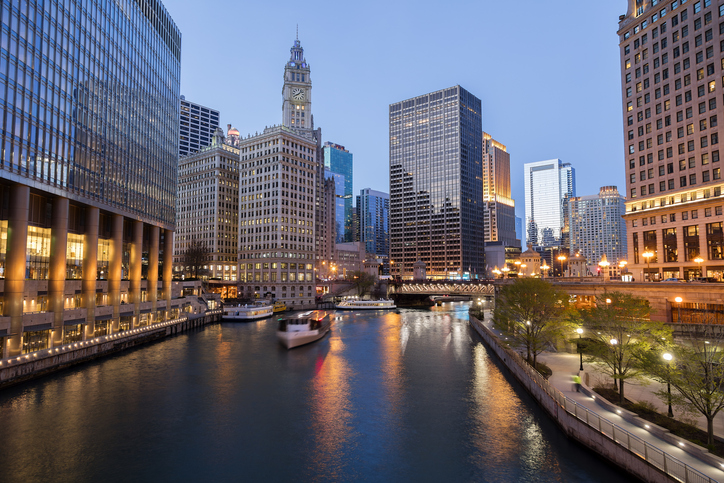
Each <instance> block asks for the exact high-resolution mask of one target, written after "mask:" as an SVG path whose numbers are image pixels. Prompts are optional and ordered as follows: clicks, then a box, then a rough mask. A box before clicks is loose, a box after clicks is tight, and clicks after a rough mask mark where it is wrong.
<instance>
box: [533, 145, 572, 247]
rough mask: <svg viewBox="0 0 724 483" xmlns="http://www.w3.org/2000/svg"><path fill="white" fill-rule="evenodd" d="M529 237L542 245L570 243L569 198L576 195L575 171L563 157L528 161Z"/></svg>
mask: <svg viewBox="0 0 724 483" xmlns="http://www.w3.org/2000/svg"><path fill="white" fill-rule="evenodd" d="M523 169H524V179H525V228H526V241H527V243H528V244H529V245H534V246H539V247H560V246H563V247H569V246H570V240H569V234H568V233H569V215H568V202H569V200H570V199H571V198H572V197H574V196H576V172H575V170H574V169H573V167H571V165H570V164H569V163H562V162H561V160H560V159H551V160H548V161H538V162H535V163H526V164H525V165H524V168H523Z"/></svg>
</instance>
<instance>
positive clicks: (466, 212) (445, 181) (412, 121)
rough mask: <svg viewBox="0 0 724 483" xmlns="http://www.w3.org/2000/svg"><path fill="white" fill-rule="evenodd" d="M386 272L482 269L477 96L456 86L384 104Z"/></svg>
mask: <svg viewBox="0 0 724 483" xmlns="http://www.w3.org/2000/svg"><path fill="white" fill-rule="evenodd" d="M389 116H390V120H389V122H390V263H391V265H392V266H393V267H394V268H393V275H395V276H400V277H403V278H411V277H412V276H413V264H414V263H416V262H417V261H418V260H420V261H422V262H423V263H425V265H426V272H427V276H428V278H433V279H443V278H468V277H469V278H481V277H483V276H484V273H485V264H484V255H483V253H484V240H483V237H482V236H480V235H481V233H483V203H482V199H483V186H482V184H483V183H482V176H481V174H482V166H481V163H482V149H483V148H482V144H483V136H482V133H483V130H482V114H481V103H480V99H478V98H477V97H475V96H474V95H472V94H470V93H469V92H468V91H466V90H465V89H463V88H462V87H460V86H454V87H451V88H449V89H443V90H439V91H436V92H431V93H429V94H425V95H422V96H418V97H415V98H412V99H408V100H405V101H402V102H397V103H394V104H390V108H389Z"/></svg>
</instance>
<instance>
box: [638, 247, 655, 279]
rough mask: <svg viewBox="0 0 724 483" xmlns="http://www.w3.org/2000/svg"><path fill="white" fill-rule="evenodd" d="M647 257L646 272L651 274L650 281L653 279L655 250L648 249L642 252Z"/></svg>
mask: <svg viewBox="0 0 724 483" xmlns="http://www.w3.org/2000/svg"><path fill="white" fill-rule="evenodd" d="M641 256H642V257H644V258H645V259H646V274H647V275H648V276H649V282H650V281H651V257H653V256H654V252H652V251H651V250H646V251H645V252H643V253H642V254H641Z"/></svg>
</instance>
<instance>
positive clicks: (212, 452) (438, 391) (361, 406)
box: [0, 303, 626, 482]
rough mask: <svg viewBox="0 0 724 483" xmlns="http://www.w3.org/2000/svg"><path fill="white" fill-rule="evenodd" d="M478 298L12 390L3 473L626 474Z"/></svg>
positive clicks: (340, 321) (256, 327) (253, 330)
mask: <svg viewBox="0 0 724 483" xmlns="http://www.w3.org/2000/svg"><path fill="white" fill-rule="evenodd" d="M466 310H467V307H466V306H465V305H463V304H459V303H458V304H446V305H445V306H443V307H442V308H433V309H430V310H401V311H400V313H381V312H369V313H340V312H338V313H336V314H335V316H334V317H335V319H334V322H333V325H332V332H331V336H327V337H326V338H324V339H323V340H321V341H319V342H316V343H313V344H311V345H308V346H305V347H301V348H297V349H294V350H291V351H287V350H286V349H284V348H283V347H282V346H281V345H280V344H279V343H278V342H277V341H276V334H275V319H268V320H265V321H261V322H253V323H246V324H244V323H222V324H219V325H213V326H209V327H207V328H205V329H203V330H200V331H198V332H195V333H189V334H185V335H180V336H177V337H174V338H172V339H168V340H165V341H162V342H159V343H155V344H152V345H149V346H146V347H141V348H138V349H136V350H133V351H130V352H126V353H122V354H120V355H117V356H114V357H111V358H107V359H103V360H100V361H96V362H94V363H91V364H86V365H82V366H78V367H76V368H72V369H70V370H66V371H64V372H61V373H59V374H56V375H53V376H50V377H47V378H43V379H39V380H36V381H34V382H30V383H27V384H24V385H21V386H18V387H14V388H9V389H7V390H4V391H2V392H0V434H1V435H2V450H1V451H0V468H2V470H0V471H2V478H1V479H2V480H3V481H12V482H14V481H100V480H102V481H104V482H114V481H119V482H121V481H124V482H125V481H214V480H219V481H284V480H286V481H300V480H301V481H359V480H363V481H490V482H493V481H506V482H507V481H525V482H528V481H540V482H549V481H551V482H553V481H566V482H568V481H581V482H584V481H621V480H623V479H625V478H626V476H625V475H624V474H623V473H621V472H619V471H617V470H615V469H613V468H612V467H611V465H610V464H607V463H606V462H605V461H604V460H602V459H600V458H598V457H596V456H595V455H593V454H592V453H590V452H588V451H587V450H585V449H583V448H582V447H580V446H578V445H577V444H575V443H573V442H571V441H569V440H568V439H567V438H566V437H565V436H564V435H563V434H562V433H561V432H560V430H559V429H558V428H557V427H556V426H555V425H554V423H553V422H552V421H550V420H549V419H548V418H547V417H546V416H545V414H544V413H543V412H542V411H541V410H540V409H539V408H538V407H537V405H536V404H535V402H534V401H533V400H532V399H531V398H530V397H529V396H528V395H527V394H526V393H525V392H524V391H523V390H522V389H521V388H519V387H518V385H517V383H515V382H514V380H513V379H512V378H511V377H509V376H508V375H506V374H505V373H504V372H501V367H500V366H499V365H498V362H497V360H495V358H494V356H493V355H492V354H491V353H489V352H488V351H487V350H486V349H485V347H484V346H483V345H482V342H481V340H480V338H479V337H478V336H477V334H475V332H474V331H472V330H471V329H470V327H469V326H468V323H467V312H466Z"/></svg>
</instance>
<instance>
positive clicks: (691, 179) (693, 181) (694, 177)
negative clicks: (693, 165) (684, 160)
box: [689, 173, 696, 186]
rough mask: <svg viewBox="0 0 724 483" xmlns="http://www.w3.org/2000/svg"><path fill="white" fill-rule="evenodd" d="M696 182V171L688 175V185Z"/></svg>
mask: <svg viewBox="0 0 724 483" xmlns="http://www.w3.org/2000/svg"><path fill="white" fill-rule="evenodd" d="M695 184H696V173H691V174H690V175H689V186H694V185H695Z"/></svg>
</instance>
